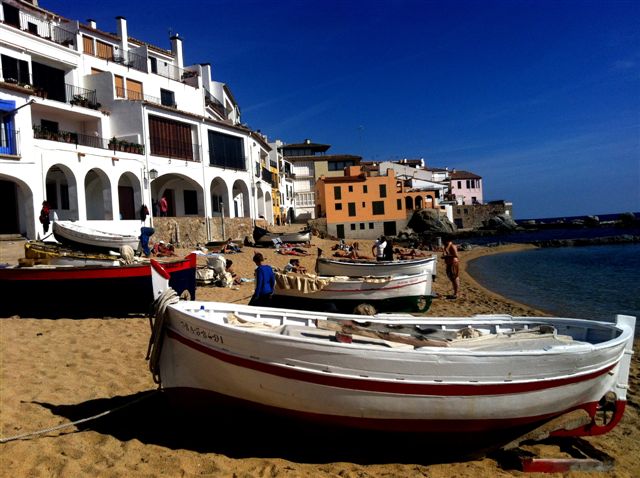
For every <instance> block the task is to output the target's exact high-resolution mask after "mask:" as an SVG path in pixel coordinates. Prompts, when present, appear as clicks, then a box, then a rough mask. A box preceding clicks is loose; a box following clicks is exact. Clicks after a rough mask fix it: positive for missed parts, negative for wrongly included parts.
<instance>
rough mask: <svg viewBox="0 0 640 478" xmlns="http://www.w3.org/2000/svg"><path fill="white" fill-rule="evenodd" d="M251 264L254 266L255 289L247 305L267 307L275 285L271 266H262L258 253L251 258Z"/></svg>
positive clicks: (262, 260)
mask: <svg viewBox="0 0 640 478" xmlns="http://www.w3.org/2000/svg"><path fill="white" fill-rule="evenodd" d="M253 262H254V263H255V264H256V266H257V267H256V288H255V291H254V292H253V296H252V297H251V300H250V301H249V305H258V306H262V307H269V306H270V305H271V296H272V295H273V288H274V286H275V285H276V276H275V274H274V273H273V269H272V268H271V266H268V265H266V264H263V262H264V256H263V255H262V253H260V252H256V253H255V255H254V256H253Z"/></svg>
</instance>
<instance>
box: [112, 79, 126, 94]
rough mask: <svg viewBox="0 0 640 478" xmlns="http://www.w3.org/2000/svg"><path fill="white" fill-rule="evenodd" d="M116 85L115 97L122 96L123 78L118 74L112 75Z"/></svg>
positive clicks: (123, 92)
mask: <svg viewBox="0 0 640 478" xmlns="http://www.w3.org/2000/svg"><path fill="white" fill-rule="evenodd" d="M113 79H114V80H115V85H116V98H124V97H125V96H126V94H125V91H124V78H123V77H121V76H119V75H113Z"/></svg>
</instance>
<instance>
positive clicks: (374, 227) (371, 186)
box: [315, 166, 436, 239]
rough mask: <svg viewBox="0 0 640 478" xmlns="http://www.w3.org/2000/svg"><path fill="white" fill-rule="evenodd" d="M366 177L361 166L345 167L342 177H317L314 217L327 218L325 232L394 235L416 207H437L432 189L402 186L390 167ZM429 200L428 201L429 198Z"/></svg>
mask: <svg viewBox="0 0 640 478" xmlns="http://www.w3.org/2000/svg"><path fill="white" fill-rule="evenodd" d="M386 173H387V174H386V175H375V176H368V175H367V174H366V173H365V172H363V171H362V169H361V167H360V166H349V167H346V168H345V169H344V176H339V177H325V176H320V178H319V179H318V181H317V182H316V185H315V195H316V217H318V218H324V219H326V221H327V232H328V233H329V234H330V235H332V236H336V237H339V238H349V239H374V238H376V237H378V236H381V235H385V236H395V235H397V233H398V231H400V230H401V229H403V228H404V227H406V225H407V222H408V220H409V218H410V216H409V217H407V215H408V213H409V214H410V213H413V210H414V208H415V206H416V202H417V201H416V196H417V195H421V198H424V199H425V201H424V202H425V204H424V205H422V199H421V200H420V205H421V206H422V207H436V206H435V204H436V201H435V193H434V192H424V191H422V192H417V191H415V190H410V189H408V188H405V185H404V181H402V180H401V179H399V178H397V177H396V175H395V171H394V170H393V169H388V170H387V171H386ZM429 199H430V200H429Z"/></svg>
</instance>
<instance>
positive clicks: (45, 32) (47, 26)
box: [8, 11, 76, 47]
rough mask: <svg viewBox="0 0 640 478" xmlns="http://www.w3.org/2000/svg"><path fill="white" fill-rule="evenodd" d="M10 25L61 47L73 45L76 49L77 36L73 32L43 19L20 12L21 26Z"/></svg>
mask: <svg viewBox="0 0 640 478" xmlns="http://www.w3.org/2000/svg"><path fill="white" fill-rule="evenodd" d="M8 24H9V25H12V26H14V27H16V28H18V29H20V30H22V31H26V32H29V33H32V34H33V35H37V36H39V37H42V38H45V39H47V40H51V41H52V42H54V43H57V44H59V45H65V46H69V45H73V46H74V47H75V42H76V34H75V33H74V32H73V31H69V30H67V29H65V28H63V27H61V26H58V25H55V24H53V23H51V22H50V21H48V20H46V19H44V18H42V17H38V16H36V15H31V14H29V13H26V12H23V11H20V18H19V24H17V25H14V24H11V23H8Z"/></svg>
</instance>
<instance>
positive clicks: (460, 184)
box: [458, 181, 462, 189]
mask: <svg viewBox="0 0 640 478" xmlns="http://www.w3.org/2000/svg"><path fill="white" fill-rule="evenodd" d="M458 189H462V181H458Z"/></svg>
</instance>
